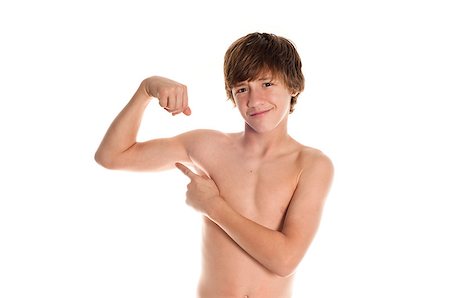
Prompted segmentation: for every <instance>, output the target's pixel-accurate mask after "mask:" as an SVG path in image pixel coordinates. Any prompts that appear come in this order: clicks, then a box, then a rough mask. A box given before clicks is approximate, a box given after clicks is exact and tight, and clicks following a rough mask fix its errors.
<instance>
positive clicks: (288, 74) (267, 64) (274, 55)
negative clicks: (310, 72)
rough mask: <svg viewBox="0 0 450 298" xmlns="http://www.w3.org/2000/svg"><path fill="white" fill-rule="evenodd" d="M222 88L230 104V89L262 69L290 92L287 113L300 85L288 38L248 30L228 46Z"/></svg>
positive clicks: (296, 56) (299, 67)
mask: <svg viewBox="0 0 450 298" xmlns="http://www.w3.org/2000/svg"><path fill="white" fill-rule="evenodd" d="M223 70H224V76H225V90H226V92H227V97H228V98H229V99H230V100H231V101H232V102H233V103H234V104H236V103H235V101H234V98H233V94H232V92H231V89H232V88H233V86H234V85H236V84H237V83H239V82H243V81H247V80H250V81H251V80H255V79H257V78H258V76H259V75H260V74H262V73H264V72H265V71H270V72H271V73H272V75H273V76H275V77H276V78H278V79H281V80H282V81H283V83H284V84H285V85H286V86H287V87H288V88H289V89H290V91H291V92H292V93H296V95H295V96H292V98H291V108H290V112H291V113H292V112H293V111H294V106H295V104H296V103H297V97H298V95H299V94H300V92H302V91H303V88H304V84H305V82H304V77H303V74H302V62H301V60H300V56H299V54H298V52H297V50H296V48H295V45H294V44H293V43H292V42H291V41H289V40H288V39H286V38H284V37H281V36H277V35H275V34H269V33H258V32H256V33H250V34H248V35H246V36H243V37H241V38H239V39H238V40H236V41H235V42H234V43H233V44H231V46H230V47H229V48H228V50H227V52H226V53H225V59H224V65H223Z"/></svg>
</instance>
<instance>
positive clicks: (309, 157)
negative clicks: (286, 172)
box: [297, 145, 334, 181]
mask: <svg viewBox="0 0 450 298" xmlns="http://www.w3.org/2000/svg"><path fill="white" fill-rule="evenodd" d="M299 146H300V149H299V154H298V159H297V161H298V165H299V167H300V172H301V176H314V177H315V178H323V179H325V180H329V181H331V179H332V177H333V174H334V165H333V162H332V161H331V159H330V157H328V156H327V155H326V154H325V153H323V152H322V151H321V150H319V149H316V148H312V147H309V146H304V145H299Z"/></svg>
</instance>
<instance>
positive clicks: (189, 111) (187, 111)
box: [183, 106, 192, 116]
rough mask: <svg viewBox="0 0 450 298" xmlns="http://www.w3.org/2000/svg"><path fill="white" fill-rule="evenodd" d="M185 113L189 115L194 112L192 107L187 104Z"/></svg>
mask: <svg viewBox="0 0 450 298" xmlns="http://www.w3.org/2000/svg"><path fill="white" fill-rule="evenodd" d="M183 114H185V115H186V116H189V115H191V114H192V111H191V108H190V107H189V106H187V107H186V108H185V109H184V111H183Z"/></svg>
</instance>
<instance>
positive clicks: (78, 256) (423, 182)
mask: <svg viewBox="0 0 450 298" xmlns="http://www.w3.org/2000/svg"><path fill="white" fill-rule="evenodd" d="M8 2H9V3H8ZM444 2H445V1H437V0H431V1H430V0H428V1H395V0H393V1H356V0H355V1H350V0H345V1H331V0H329V1H264V0H261V1H205V2H204V3H202V4H200V3H198V2H195V1H158V2H157V1H140V2H139V1H126V2H125V1H103V2H100V1H70V2H69V1H3V2H2V4H0V34H1V35H0V38H1V46H0V54H1V55H0V100H1V102H0V130H1V131H0V132H1V134H0V137H1V146H0V153H1V154H0V169H1V174H2V177H1V182H0V297H5V298H10V297H192V296H193V293H194V292H195V287H196V282H197V277H198V274H199V270H200V266H199V265H200V263H199V261H200V259H199V256H200V236H201V225H200V216H199V214H197V213H196V212H195V211H193V210H191V209H190V208H189V207H187V206H186V205H185V204H184V192H185V188H184V187H185V184H186V183H187V180H186V178H185V177H183V176H182V175H181V174H180V173H178V172H176V171H168V172H163V173H156V174H155V173H129V172H118V171H108V170H105V169H103V168H101V167H100V166H98V165H97V164H96V163H95V162H94V159H93V156H94V152H95V150H96V148H97V146H98V144H99V142H100V141H101V138H102V137H103V134H104V133H105V131H106V129H107V127H108V126H109V124H110V122H111V121H112V120H113V118H114V117H115V115H116V114H117V113H118V112H119V111H120V110H121V109H122V107H123V106H124V105H125V104H126V103H127V101H128V100H129V98H130V97H131V96H132V94H133V93H134V91H135V90H136V88H137V87H138V85H139V83H140V82H141V80H142V79H144V78H145V77H147V76H150V75H154V74H158V75H163V76H167V77H170V78H172V79H175V80H177V81H180V82H182V83H184V84H186V85H188V88H189V92H190V93H189V96H190V100H191V107H192V111H193V114H192V116H190V117H185V116H179V117H172V116H170V115H169V114H167V113H164V112H163V111H160V110H159V109H157V105H155V104H154V103H153V104H151V105H150V106H149V109H148V110H147V113H146V114H145V119H144V122H143V124H142V129H141V131H140V134H139V138H140V139H142V140H144V139H148V138H152V137H157V136H169V135H173V134H177V133H180V132H183V131H186V130H189V129H193V128H212V129H219V130H223V131H237V130H240V129H241V128H242V127H243V125H242V121H241V120H240V118H239V115H238V111H237V110H236V109H233V108H232V105H231V103H230V102H227V101H226V97H225V92H224V88H223V76H222V59H223V54H224V53H225V50H226V48H227V47H228V46H229V44H230V43H231V42H233V41H234V40H235V39H237V38H238V37H241V36H243V35H245V34H247V33H250V32H254V31H260V32H271V33H276V34H279V35H282V36H285V37H287V38H289V39H291V40H292V41H294V43H295V44H296V45H297V47H298V50H299V52H300V55H301V57H302V60H303V64H304V68H303V70H304V75H305V78H306V89H305V92H304V93H303V94H302V95H301V97H300V99H299V104H298V105H297V109H296V111H295V112H294V114H292V115H291V116H290V124H289V125H290V133H291V135H292V136H294V137H295V138H296V139H297V140H299V141H300V142H302V143H304V144H307V145H310V146H313V147H317V148H319V149H321V150H322V151H324V152H325V153H326V154H327V155H329V156H330V157H331V159H332V160H333V161H334V164H335V168H336V173H335V180H334V184H333V188H332V191H331V192H330V195H329V198H328V201H327V205H326V209H325V213H324V217H323V221H322V224H321V227H320V230H319V233H318V234H317V237H316V239H315V241H314V243H313V245H312V246H311V248H310V251H309V252H308V254H307V256H306V257H305V259H304V260H303V261H302V263H301V264H300V266H299V269H298V273H297V279H296V296H295V297H305V298H313V297H321V298H323V297H346V298H350V297H355V298H356V297H357V298H360V297H365V298H369V297H377V298H379V297H434V298H437V297H450V289H449V284H448V282H449V277H450V269H449V268H450V258H449V252H450V241H449V227H450V219H449V215H448V214H449V212H450V209H449V203H448V202H449V200H450V191H449V189H448V184H449V182H450V181H449V180H450V175H449V167H450V158H449V156H448V154H449V152H450V146H449V144H448V135H449V133H448V130H449V127H450V121H449V116H448V115H449V112H450V110H449V108H448V105H447V104H446V102H448V101H449V100H450V91H449V87H450V85H449V79H450V75H449V69H450V59H449V53H450V44H449V31H448V28H450V21H449V17H448V16H449V11H448V8H445V6H444ZM191 294H192V295H191Z"/></svg>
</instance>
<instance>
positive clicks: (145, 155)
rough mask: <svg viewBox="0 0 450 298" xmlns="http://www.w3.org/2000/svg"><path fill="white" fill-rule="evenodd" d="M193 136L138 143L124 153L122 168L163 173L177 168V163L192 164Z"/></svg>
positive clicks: (185, 135)
mask: <svg viewBox="0 0 450 298" xmlns="http://www.w3.org/2000/svg"><path fill="white" fill-rule="evenodd" d="M192 137H193V136H191V135H190V134H188V133H186V134H181V135H178V136H175V137H172V138H159V139H153V140H149V141H146V142H137V143H135V144H134V145H133V146H131V147H130V148H128V149H127V150H126V151H124V152H123V154H122V158H121V165H120V168H122V169H125V170H132V171H162V170H168V169H171V168H173V167H175V163H176V162H184V163H190V162H191V161H190V159H189V153H188V147H189V143H190V142H191V139H192Z"/></svg>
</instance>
